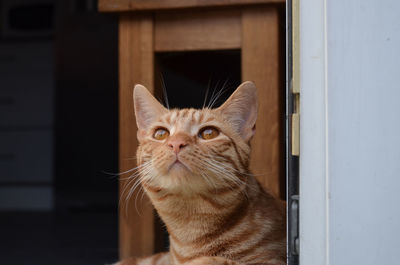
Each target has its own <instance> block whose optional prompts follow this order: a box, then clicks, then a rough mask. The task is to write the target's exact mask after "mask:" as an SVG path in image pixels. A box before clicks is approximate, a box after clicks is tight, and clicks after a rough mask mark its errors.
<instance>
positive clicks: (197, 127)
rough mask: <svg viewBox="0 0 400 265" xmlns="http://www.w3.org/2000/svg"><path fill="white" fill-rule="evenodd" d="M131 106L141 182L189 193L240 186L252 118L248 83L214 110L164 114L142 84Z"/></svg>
mask: <svg viewBox="0 0 400 265" xmlns="http://www.w3.org/2000/svg"><path fill="white" fill-rule="evenodd" d="M134 104H135V114H136V122H137V126H138V134H137V137H138V140H139V148H138V151H137V159H138V165H140V172H141V178H142V183H144V184H147V185H149V186H152V187H157V188H161V189H166V190H169V191H171V192H174V191H175V192H189V193H190V192H206V191H208V190H210V189H216V188H217V189H219V188H222V189H223V188H229V187H235V186H236V187H237V186H240V185H241V184H243V182H244V181H245V180H244V178H245V177H246V173H248V167H249V156H250V140H251V138H252V137H253V135H254V133H255V123H256V118H257V95H256V87H255V85H254V83H252V82H244V83H243V84H241V85H240V86H239V87H238V88H237V89H236V91H235V92H234V93H233V94H232V95H231V96H230V97H229V98H228V99H227V100H226V102H225V103H224V104H223V105H222V106H220V107H219V108H216V109H209V108H204V109H171V110H168V109H166V108H164V107H163V106H162V105H161V104H160V103H159V102H158V101H157V100H156V99H155V98H154V97H153V96H152V95H151V94H150V92H149V91H148V90H147V89H146V88H145V87H144V86H142V85H136V86H135V89H134Z"/></svg>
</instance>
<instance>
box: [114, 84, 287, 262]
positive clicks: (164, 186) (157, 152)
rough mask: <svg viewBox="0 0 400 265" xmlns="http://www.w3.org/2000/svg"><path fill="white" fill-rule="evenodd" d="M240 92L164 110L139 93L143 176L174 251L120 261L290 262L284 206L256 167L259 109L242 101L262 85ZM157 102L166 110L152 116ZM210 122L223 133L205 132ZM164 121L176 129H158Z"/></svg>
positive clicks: (141, 175)
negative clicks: (213, 103)
mask: <svg viewBox="0 0 400 265" xmlns="http://www.w3.org/2000/svg"><path fill="white" fill-rule="evenodd" d="M239 89H240V88H239ZM239 89H238V90H239ZM238 90H237V91H238ZM239 92H240V93H236V92H235V93H234V94H233V95H232V96H231V98H230V99H228V101H227V102H228V103H225V104H224V105H223V106H222V107H220V108H217V109H208V108H206V109H202V110H197V109H180V110H178V109H173V110H162V109H161V108H160V107H159V106H156V107H154V106H151V104H155V103H154V101H153V103H151V104H149V106H146V105H143V104H145V103H146V102H148V101H147V99H146V97H147V95H146V94H142V95H140V96H135V97H136V98H135V106H137V107H136V109H135V110H136V117H137V119H139V121H138V127H139V132H138V139H139V142H140V145H139V148H138V151H137V158H138V164H139V169H138V170H139V175H140V181H141V184H142V186H143V187H144V189H145V191H146V193H147V195H148V196H149V197H150V199H151V201H152V203H153V205H154V207H155V208H156V210H157V212H158V214H159V215H160V216H161V218H162V219H163V221H164V222H165V224H166V227H167V229H168V232H169V235H170V236H169V238H170V251H169V252H168V253H162V254H157V255H155V256H152V257H149V258H145V259H129V260H123V261H121V262H120V263H118V265H133V264H140V265H145V264H156V265H161V264H176V265H181V264H191V265H195V264H215V265H217V264H232V265H236V264H268V265H283V264H286V241H285V240H286V234H285V233H286V228H285V206H284V204H283V203H282V202H280V201H278V200H276V199H275V198H273V197H272V196H271V195H270V194H269V193H267V192H266V191H265V190H264V189H263V188H262V187H261V186H260V184H259V183H258V182H257V180H256V178H255V177H254V176H253V175H252V174H251V173H250V171H249V159H250V144H249V143H250V139H251V136H252V131H251V130H253V132H254V124H252V123H255V118H254V121H253V122H249V121H247V120H246V119H253V118H252V117H253V116H254V115H253V116H252V115H250V114H251V113H250V114H249V115H248V114H247V113H244V114H243V113H242V114H240V112H244V111H251V108H250V107H248V106H246V107H243V108H241V106H242V105H243V106H244V105H246V104H247V105H248V104H249V102H246V97H252V96H253V97H254V95H255V89H252V88H251V89H247V91H246V90H245V91H244V92H243V89H242V90H239ZM249 93H254V95H249ZM137 97H139V99H137ZM241 101H244V103H243V104H242V105H237V102H239V103H241ZM232 102H233V103H232ZM250 103H251V102H250ZM232 104H233V105H232ZM235 104H236V105H235ZM254 104H255V105H256V102H255V103H254ZM146 107H148V109H146ZM157 108H158V110H161V112H158V113H157V114H154V117H151V115H150V114H149V113H151V110H152V109H157ZM229 108H230V109H229ZM232 108H236V109H232ZM249 109H250V110H249ZM141 112H145V114H146V115H147V116H145V118H146V119H144V118H143V117H141V116H140V115H141ZM236 112H237V113H238V114H234V113H236ZM232 113H233V114H232ZM229 115H231V116H229ZM232 115H242V116H241V117H233V118H232ZM243 117H244V118H243ZM249 117H250V118H249ZM140 119H142V120H140ZM149 121H150V122H149ZM204 126H213V127H215V128H217V129H218V130H219V132H220V134H219V135H218V136H217V137H216V138H214V139H211V140H204V139H201V138H200V137H199V135H198V132H199V130H200V129H201V128H203V127H204ZM240 126H242V127H240ZM243 126H246V128H243ZM158 127H163V128H166V129H167V130H168V131H169V133H170V135H169V136H168V137H167V139H165V140H162V141H159V140H155V139H154V138H153V137H152V136H153V134H154V130H155V129H156V128H158ZM174 141H175V143H176V141H178V142H182V143H184V144H182V148H181V149H179V152H174V151H173V150H172V149H171V143H173V142H174ZM177 159H179V161H180V163H176V161H177Z"/></svg>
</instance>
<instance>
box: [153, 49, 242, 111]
mask: <svg viewBox="0 0 400 265" xmlns="http://www.w3.org/2000/svg"><path fill="white" fill-rule="evenodd" d="M240 55H241V54H240V50H221V51H195V52H169V53H158V54H156V59H155V61H156V69H155V74H156V76H155V85H156V89H155V91H156V96H157V97H158V98H159V99H161V101H162V102H163V103H164V104H165V105H166V102H167V99H168V103H169V107H170V108H202V107H203V106H205V107H207V106H211V105H212V107H218V106H219V105H221V104H222V103H223V102H224V101H225V100H226V99H227V98H228V97H229V96H230V95H231V94H232V92H233V91H234V90H235V89H236V88H237V86H238V85H239V84H240V81H241V67H240V66H241V60H240Z"/></svg>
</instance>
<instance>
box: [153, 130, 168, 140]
mask: <svg viewBox="0 0 400 265" xmlns="http://www.w3.org/2000/svg"><path fill="white" fill-rule="evenodd" d="M168 136H169V132H168V130H167V129H165V128H158V129H156V130H155V131H154V134H153V138H154V139H156V140H164V139H166V138H167V137H168Z"/></svg>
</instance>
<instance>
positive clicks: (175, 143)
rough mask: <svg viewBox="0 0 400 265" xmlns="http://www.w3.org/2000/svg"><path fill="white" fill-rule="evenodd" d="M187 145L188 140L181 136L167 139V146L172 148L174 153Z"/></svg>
mask: <svg viewBox="0 0 400 265" xmlns="http://www.w3.org/2000/svg"><path fill="white" fill-rule="evenodd" d="M187 145H188V142H187V141H186V140H185V139H183V138H181V137H176V138H173V139H170V140H169V141H168V146H169V147H170V148H171V149H172V150H174V152H175V154H178V153H179V152H180V151H181V150H182V148H184V147H185V146H187Z"/></svg>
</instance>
